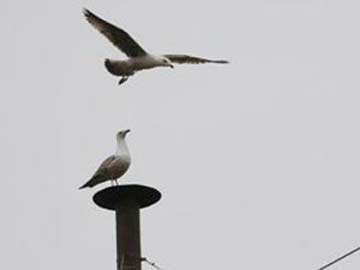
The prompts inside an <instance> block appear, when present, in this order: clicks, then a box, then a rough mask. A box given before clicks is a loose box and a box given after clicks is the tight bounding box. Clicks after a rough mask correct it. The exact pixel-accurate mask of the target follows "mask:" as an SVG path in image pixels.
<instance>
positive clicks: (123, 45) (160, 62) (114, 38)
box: [84, 9, 229, 85]
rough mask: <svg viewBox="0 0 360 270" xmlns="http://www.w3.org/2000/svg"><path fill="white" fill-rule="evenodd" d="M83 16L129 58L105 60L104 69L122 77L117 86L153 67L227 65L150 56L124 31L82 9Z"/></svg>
mask: <svg viewBox="0 0 360 270" xmlns="http://www.w3.org/2000/svg"><path fill="white" fill-rule="evenodd" d="M84 15H85V17H86V19H87V21H88V22H89V23H90V24H91V25H92V26H94V27H95V28H96V29H97V30H98V31H99V32H100V33H101V34H103V35H104V36H105V37H106V38H107V39H108V40H109V41H110V42H111V43H112V44H114V45H115V46H116V47H117V48H118V49H120V50H121V51H122V52H123V53H125V54H126V55H127V56H128V57H129V58H128V59H127V60H125V61H120V60H110V59H105V67H106V69H107V70H108V71H109V72H110V73H111V74H113V75H115V76H121V77H122V78H121V80H120V81H119V85H120V84H122V83H124V82H125V81H126V80H127V79H128V78H129V77H130V76H132V75H134V74H135V72H137V71H140V70H143V69H151V68H155V67H171V68H174V66H173V63H178V64H185V63H188V64H203V63H218V64H227V63H229V62H228V61H226V60H209V59H205V58H200V57H194V56H189V55H183V54H165V55H160V56H159V55H152V54H149V53H147V52H146V51H145V50H144V49H143V48H141V46H140V45H139V44H138V43H137V42H136V41H135V40H134V39H133V38H132V37H131V36H130V35H129V34H128V33H126V32H125V31H124V30H122V29H120V28H118V27H116V26H115V25H113V24H111V23H108V22H107V21H105V20H103V19H101V18H99V17H98V16H96V15H95V14H94V13H92V12H91V11H89V10H87V9H84Z"/></svg>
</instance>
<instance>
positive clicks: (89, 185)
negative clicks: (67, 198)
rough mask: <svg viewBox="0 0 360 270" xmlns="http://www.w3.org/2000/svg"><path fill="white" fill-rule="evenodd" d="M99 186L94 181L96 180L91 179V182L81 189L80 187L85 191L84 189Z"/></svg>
mask: <svg viewBox="0 0 360 270" xmlns="http://www.w3.org/2000/svg"><path fill="white" fill-rule="evenodd" d="M96 184H97V182H96V181H94V178H91V179H90V180H89V181H87V182H86V183H85V184H83V185H82V186H81V187H79V189H83V188H87V187H88V188H91V187H93V186H95V185H96Z"/></svg>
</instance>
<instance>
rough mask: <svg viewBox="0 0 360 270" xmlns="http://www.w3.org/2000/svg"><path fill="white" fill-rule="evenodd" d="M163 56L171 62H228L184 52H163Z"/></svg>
mask: <svg viewBox="0 0 360 270" xmlns="http://www.w3.org/2000/svg"><path fill="white" fill-rule="evenodd" d="M164 56H165V57H166V58H167V59H169V60H170V61H171V62H173V63H178V64H205V63H216V64H228V63H229V62H228V61H226V60H210V59H206V58H201V57H195V56H191V55H185V54H165V55H164Z"/></svg>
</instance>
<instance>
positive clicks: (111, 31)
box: [84, 9, 147, 57]
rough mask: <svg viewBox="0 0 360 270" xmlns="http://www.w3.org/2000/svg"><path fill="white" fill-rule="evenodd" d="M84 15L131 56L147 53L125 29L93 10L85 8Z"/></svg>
mask: <svg viewBox="0 0 360 270" xmlns="http://www.w3.org/2000/svg"><path fill="white" fill-rule="evenodd" d="M84 15H85V17H86V19H87V20H88V22H89V23H90V24H91V25H92V26H94V27H95V28H96V29H97V30H98V31H99V32H100V33H102V34H103V35H104V36H105V37H106V38H107V39H108V40H110V42H111V43H112V44H114V45H115V46H116V47H117V48H119V49H120V50H121V51H122V52H124V53H125V54H126V55H127V56H129V57H137V56H144V55H146V54H147V53H146V52H145V50H144V49H143V48H141V47H140V45H139V44H137V42H136V41H135V40H134V39H133V38H132V37H131V36H130V35H129V34H128V33H126V32H125V31H124V30H122V29H120V28H118V27H116V26H115V25H112V24H111V23H108V22H107V21H105V20H103V19H101V18H99V17H98V16H96V15H95V14H94V13H92V12H91V11H89V10H87V9H84Z"/></svg>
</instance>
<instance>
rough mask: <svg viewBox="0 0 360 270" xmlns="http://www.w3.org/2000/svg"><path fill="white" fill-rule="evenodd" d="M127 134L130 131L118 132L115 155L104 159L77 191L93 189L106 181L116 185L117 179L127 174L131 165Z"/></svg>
mask: <svg viewBox="0 0 360 270" xmlns="http://www.w3.org/2000/svg"><path fill="white" fill-rule="evenodd" d="M128 132H130V130H124V131H120V132H118V134H117V135H116V141H117V146H116V152H115V154H114V155H111V156H110V157H108V158H107V159H105V160H104V161H103V162H102V163H101V165H100V167H99V168H98V169H97V171H96V172H95V174H94V175H93V176H92V177H91V179H90V180H89V181H87V182H86V183H85V184H84V185H82V186H81V187H80V188H79V189H82V188H86V187H93V186H96V185H97V184H100V183H103V182H106V181H115V182H116V183H117V179H118V178H120V177H121V176H123V175H124V174H125V173H126V172H127V170H128V169H129V167H130V164H131V157H130V153H129V149H128V147H127V144H126V141H125V136H126V134H127V133H128Z"/></svg>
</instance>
